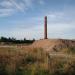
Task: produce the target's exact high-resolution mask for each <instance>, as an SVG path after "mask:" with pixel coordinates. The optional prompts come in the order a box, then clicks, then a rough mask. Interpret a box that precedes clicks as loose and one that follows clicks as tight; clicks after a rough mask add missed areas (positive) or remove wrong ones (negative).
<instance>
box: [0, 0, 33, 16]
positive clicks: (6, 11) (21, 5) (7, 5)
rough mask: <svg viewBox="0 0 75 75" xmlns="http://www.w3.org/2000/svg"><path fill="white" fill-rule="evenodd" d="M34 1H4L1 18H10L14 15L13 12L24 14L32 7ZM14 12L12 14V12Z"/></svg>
mask: <svg viewBox="0 0 75 75" xmlns="http://www.w3.org/2000/svg"><path fill="white" fill-rule="evenodd" d="M32 1H33V0H21V1H18V0H3V1H1V2H0V10H2V12H1V11H0V16H9V15H12V12H14V13H15V11H18V12H23V13H25V11H26V10H27V9H28V8H30V7H31V4H32ZM11 10H12V12H10V11H11Z"/></svg>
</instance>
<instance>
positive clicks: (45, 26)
mask: <svg viewBox="0 0 75 75" xmlns="http://www.w3.org/2000/svg"><path fill="white" fill-rule="evenodd" d="M44 39H47V16H45V18H44Z"/></svg>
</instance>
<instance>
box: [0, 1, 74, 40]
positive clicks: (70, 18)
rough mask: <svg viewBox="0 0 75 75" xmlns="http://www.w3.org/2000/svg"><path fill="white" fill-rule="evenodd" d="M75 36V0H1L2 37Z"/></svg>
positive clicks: (65, 37)
mask: <svg viewBox="0 0 75 75" xmlns="http://www.w3.org/2000/svg"><path fill="white" fill-rule="evenodd" d="M44 16H47V17H48V38H62V39H75V0H0V37H1V36H5V37H15V38H17V39H23V38H26V39H33V38H35V39H43V37H44Z"/></svg>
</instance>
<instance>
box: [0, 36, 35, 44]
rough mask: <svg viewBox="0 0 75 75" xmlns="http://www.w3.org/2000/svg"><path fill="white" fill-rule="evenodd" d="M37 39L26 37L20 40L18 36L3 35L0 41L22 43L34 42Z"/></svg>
mask: <svg viewBox="0 0 75 75" xmlns="http://www.w3.org/2000/svg"><path fill="white" fill-rule="evenodd" d="M34 41H35V39H33V40H27V39H26V38H24V39H23V40H18V39H16V38H13V37H12V38H10V37H9V38H7V37H1V38H0V42H5V43H15V44H22V43H28V44H29V43H33V42H34Z"/></svg>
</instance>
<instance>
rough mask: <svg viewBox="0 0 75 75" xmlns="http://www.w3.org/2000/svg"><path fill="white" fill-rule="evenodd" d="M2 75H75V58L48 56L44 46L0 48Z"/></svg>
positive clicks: (0, 72) (0, 71)
mask: <svg viewBox="0 0 75 75" xmlns="http://www.w3.org/2000/svg"><path fill="white" fill-rule="evenodd" d="M71 50H73V48H71ZM0 75H75V58H73V59H72V58H71V59H70V58H64V57H63V58H62V57H48V53H47V52H45V51H44V50H43V49H42V48H26V49H22V50H21V48H15V47H14V48H0Z"/></svg>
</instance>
